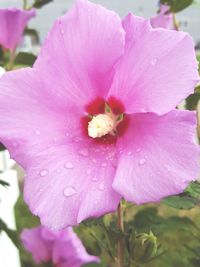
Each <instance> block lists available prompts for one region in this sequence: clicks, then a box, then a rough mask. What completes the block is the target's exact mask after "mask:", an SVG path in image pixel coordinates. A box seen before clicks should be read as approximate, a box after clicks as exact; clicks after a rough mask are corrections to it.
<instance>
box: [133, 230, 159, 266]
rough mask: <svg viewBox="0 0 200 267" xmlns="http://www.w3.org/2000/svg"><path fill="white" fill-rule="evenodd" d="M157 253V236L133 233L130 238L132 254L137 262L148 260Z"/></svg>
mask: <svg viewBox="0 0 200 267" xmlns="http://www.w3.org/2000/svg"><path fill="white" fill-rule="evenodd" d="M156 253H157V237H156V236H155V235H154V234H153V233H152V232H150V233H149V234H146V233H141V234H136V235H135V234H133V235H131V238H130V254H131V257H132V259H133V261H135V262H146V261H148V260H150V259H151V258H152V257H154V256H155V255H156Z"/></svg>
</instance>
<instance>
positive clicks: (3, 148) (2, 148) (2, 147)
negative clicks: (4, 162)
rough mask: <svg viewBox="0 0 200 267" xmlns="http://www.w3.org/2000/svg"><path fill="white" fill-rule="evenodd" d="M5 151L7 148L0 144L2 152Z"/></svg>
mask: <svg viewBox="0 0 200 267" xmlns="http://www.w3.org/2000/svg"><path fill="white" fill-rule="evenodd" d="M4 150H6V148H5V146H4V145H3V144H1V143H0V151H4Z"/></svg>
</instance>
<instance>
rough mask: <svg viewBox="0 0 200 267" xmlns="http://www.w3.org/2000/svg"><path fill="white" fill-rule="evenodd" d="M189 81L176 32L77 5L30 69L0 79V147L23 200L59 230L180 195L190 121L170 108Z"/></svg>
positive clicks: (193, 153) (187, 49)
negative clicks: (15, 167)
mask: <svg viewBox="0 0 200 267" xmlns="http://www.w3.org/2000/svg"><path fill="white" fill-rule="evenodd" d="M198 80H199V76H198V72H197V62H196V58H195V52H194V44H193V41H192V39H191V37H190V36H188V35H187V34H186V33H183V32H176V31H169V30H165V29H160V28H158V29H153V28H152V27H151V25H150V23H149V20H145V19H143V18H140V17H135V16H133V15H132V14H130V15H128V16H127V17H126V18H125V19H124V20H123V21H121V19H120V18H119V16H118V15H117V14H115V13H114V12H113V11H109V10H107V9H105V8H103V7H101V6H99V5H95V4H92V3H90V2H88V1H86V0H79V1H77V2H76V4H75V5H74V7H73V8H72V9H71V10H70V11H69V12H68V13H67V14H66V15H64V16H63V17H61V18H59V19H57V20H56V22H55V24H54V26H53V28H52V30H51V31H50V33H49V34H48V36H47V39H46V41H45V43H44V45H43V48H42V50H41V53H40V55H39V57H38V59H37V61H36V63H35V65H34V67H33V68H26V69H21V70H17V71H13V72H9V73H6V74H5V75H4V76H3V77H2V79H1V80H0V125H1V127H0V141H2V142H3V143H4V144H5V145H6V146H7V148H8V149H9V151H10V153H11V156H12V158H14V159H15V160H16V161H17V162H18V163H19V164H21V166H23V168H24V169H25V171H26V179H25V188H24V196H25V200H26V202H27V203H28V205H29V207H30V209H31V211H32V212H33V213H34V214H36V215H38V216H40V219H41V221H42V223H43V224H44V225H47V226H49V227H53V228H63V227H65V226H68V225H74V224H77V223H79V222H81V221H83V220H84V219H86V218H89V217H98V216H101V215H103V214H105V213H108V212H111V211H114V210H115V209H116V208H117V206H118V204H119V201H120V199H121V197H124V198H125V199H126V200H128V201H132V202H135V203H137V204H141V203H145V202H151V201H159V200H160V199H162V198H163V197H166V196H169V195H172V194H177V193H180V192H182V191H183V190H184V189H185V188H186V186H187V185H188V183H189V182H190V181H192V180H194V179H196V178H197V176H198V174H199V162H198V159H199V148H198V146H197V144H196V142H195V131H196V115H195V113H194V112H189V111H180V110H177V109H175V108H176V106H177V104H178V103H180V102H181V101H182V99H184V98H185V97H187V96H188V95H189V94H190V93H192V91H193V88H194V86H195V84H196V83H197V81H198Z"/></svg>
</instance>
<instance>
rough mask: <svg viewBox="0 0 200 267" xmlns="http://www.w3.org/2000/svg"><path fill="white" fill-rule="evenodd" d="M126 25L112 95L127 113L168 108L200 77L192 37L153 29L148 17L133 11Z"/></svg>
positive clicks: (189, 90) (161, 112)
mask: <svg viewBox="0 0 200 267" xmlns="http://www.w3.org/2000/svg"><path fill="white" fill-rule="evenodd" d="M123 25H124V29H125V31H126V49H125V53H124V56H123V57H122V58H121V60H120V62H119V64H118V65H117V71H116V74H115V77H114V81H113V84H112V88H111V90H110V92H109V95H110V96H114V97H116V98H118V99H121V101H123V103H124V106H125V108H126V112H127V113H134V112H145V111H149V112H156V113H158V114H163V113H166V112H169V111H170V110H171V109H174V108H175V106H176V105H177V104H179V103H180V102H181V100H182V99H184V98H185V97H186V96H187V95H189V94H190V93H192V91H193V89H194V86H195V84H196V83H197V81H198V80H199V76H198V71H197V68H198V65H197V61H196V57H195V52H194V43H193V41H192V39H191V37H190V36H188V35H187V34H186V33H183V32H177V31H171V30H166V29H161V28H159V29H152V27H151V26H150V23H149V21H148V20H145V19H142V18H139V17H135V16H133V15H131V14H130V15H129V16H127V17H126V18H125V20H124V22H123ZM122 92H123V94H122Z"/></svg>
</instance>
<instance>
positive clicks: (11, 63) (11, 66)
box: [7, 49, 16, 70]
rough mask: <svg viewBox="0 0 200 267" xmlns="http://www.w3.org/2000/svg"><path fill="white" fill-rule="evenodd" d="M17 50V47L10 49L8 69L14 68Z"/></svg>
mask: <svg viewBox="0 0 200 267" xmlns="http://www.w3.org/2000/svg"><path fill="white" fill-rule="evenodd" d="M15 51H16V50H15V49H13V50H12V51H10V58H9V62H8V67H7V69H8V70H12V69H13V64H14V61H15V56H16V53H15Z"/></svg>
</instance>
